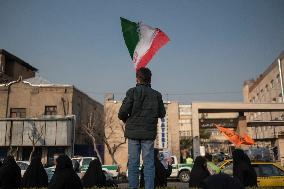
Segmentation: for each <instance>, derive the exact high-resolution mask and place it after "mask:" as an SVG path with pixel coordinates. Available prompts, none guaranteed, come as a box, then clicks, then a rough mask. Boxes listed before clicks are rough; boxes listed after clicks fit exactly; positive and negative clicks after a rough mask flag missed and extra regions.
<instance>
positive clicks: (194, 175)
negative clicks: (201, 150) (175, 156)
mask: <svg viewBox="0 0 284 189" xmlns="http://www.w3.org/2000/svg"><path fill="white" fill-rule="evenodd" d="M208 176H210V173H209V171H208V169H207V165H206V159H205V158H204V157H202V156H197V157H196V159H195V161H194V164H193V167H192V170H191V172H190V180H189V187H201V182H202V181H203V180H204V179H205V178H207V177H208Z"/></svg>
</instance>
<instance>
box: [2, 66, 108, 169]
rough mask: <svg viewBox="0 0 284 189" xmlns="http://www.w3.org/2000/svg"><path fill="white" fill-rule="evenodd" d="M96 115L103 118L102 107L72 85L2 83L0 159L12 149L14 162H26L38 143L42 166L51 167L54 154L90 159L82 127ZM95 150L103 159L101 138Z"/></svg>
mask: <svg viewBox="0 0 284 189" xmlns="http://www.w3.org/2000/svg"><path fill="white" fill-rule="evenodd" d="M9 63H10V62H6V63H5V67H7V66H8V65H9ZM8 67H9V66H8ZM18 73H22V72H21V71H19V72H18ZM19 76H22V75H21V74H20V75H19ZM22 78H24V77H22ZM13 79H14V78H13ZM96 113H97V114H100V115H102V114H103V105H102V104H100V103H99V102H97V101H95V100H93V99H92V98H90V97H89V96H88V95H86V94H85V93H83V92H81V91H80V90H78V89H77V88H76V87H74V86H72V85H62V84H53V83H51V82H49V81H47V80H44V79H42V78H40V77H38V76H35V77H32V78H29V79H25V80H17V81H12V82H9V83H2V84H0V130H1V135H0V156H1V157H4V156H6V155H7V152H8V151H11V149H12V151H13V153H14V155H15V156H16V157H17V159H19V160H27V159H28V156H29V154H30V152H31V150H32V146H33V144H32V140H34V141H37V139H38V141H37V143H36V144H35V146H37V148H36V151H37V153H39V154H42V156H43V157H44V163H50V161H51V159H52V158H53V155H54V154H55V153H67V154H69V155H86V156H88V155H89V156H90V155H93V149H92V146H93V144H92V143H91V140H90V139H89V138H88V137H86V136H87V135H86V134H85V133H84V132H83V129H82V125H86V124H88V122H89V120H90V116H91V115H94V114H96ZM102 119H103V118H102ZM98 127H103V125H98ZM98 130H100V131H101V132H104V129H102V128H101V129H98ZM101 136H102V135H101ZM97 146H98V148H99V150H100V152H101V155H102V156H103V152H104V149H103V148H104V145H103V141H102V138H101V137H98V138H97Z"/></svg>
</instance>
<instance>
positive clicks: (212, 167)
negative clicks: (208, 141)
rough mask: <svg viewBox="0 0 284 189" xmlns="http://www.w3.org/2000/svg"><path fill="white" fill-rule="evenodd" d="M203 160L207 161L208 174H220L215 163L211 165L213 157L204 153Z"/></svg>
mask: <svg viewBox="0 0 284 189" xmlns="http://www.w3.org/2000/svg"><path fill="white" fill-rule="evenodd" d="M205 158H206V160H207V167H208V171H209V172H210V174H211V175H213V174H218V173H220V172H221V169H220V168H219V167H218V166H217V165H216V164H215V163H213V161H212V159H213V157H212V155H211V154H208V153H206V154H205Z"/></svg>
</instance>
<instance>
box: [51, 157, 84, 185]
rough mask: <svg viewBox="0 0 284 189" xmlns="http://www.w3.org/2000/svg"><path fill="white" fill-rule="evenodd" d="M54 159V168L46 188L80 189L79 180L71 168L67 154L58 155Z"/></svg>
mask: <svg viewBox="0 0 284 189" xmlns="http://www.w3.org/2000/svg"><path fill="white" fill-rule="evenodd" d="M55 161H56V168H55V172H54V175H53V176H52V178H51V180H50V183H49V185H48V189H82V188H83V187H82V184H81V180H80V178H79V176H78V175H77V173H75V171H74V170H73V166H72V161H71V159H70V158H69V157H68V156H67V155H60V156H58V158H57V159H56V160H55Z"/></svg>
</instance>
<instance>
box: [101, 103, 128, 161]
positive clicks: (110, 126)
mask: <svg viewBox="0 0 284 189" xmlns="http://www.w3.org/2000/svg"><path fill="white" fill-rule="evenodd" d="M105 131H106V132H105V134H104V143H105V145H106V148H107V151H108V153H109V155H110V157H111V159H112V164H117V161H116V159H115V153H116V152H117V151H118V149H120V147H121V146H122V145H123V144H125V143H126V138H125V137H124V132H125V125H124V123H123V122H122V121H120V120H118V118H117V112H116V111H115V110H113V109H110V108H106V109H105Z"/></svg>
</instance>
